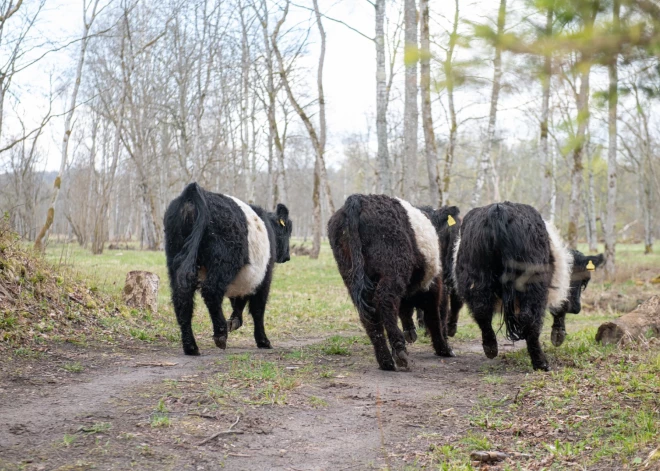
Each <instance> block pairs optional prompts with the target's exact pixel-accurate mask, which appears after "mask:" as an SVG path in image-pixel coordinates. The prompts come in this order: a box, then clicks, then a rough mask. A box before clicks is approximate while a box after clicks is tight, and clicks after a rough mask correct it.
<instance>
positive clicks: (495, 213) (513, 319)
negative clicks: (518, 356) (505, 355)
mask: <svg viewBox="0 0 660 471" xmlns="http://www.w3.org/2000/svg"><path fill="white" fill-rule="evenodd" d="M488 220H489V223H490V227H491V228H492V230H493V235H494V240H493V242H494V247H493V249H494V251H496V252H498V253H499V254H500V256H501V261H502V268H503V270H502V278H501V284H502V317H503V319H504V325H505V326H506V336H507V338H508V339H510V340H521V339H523V338H524V335H523V325H524V324H523V323H522V322H520V321H521V319H520V318H519V314H517V313H516V279H517V278H518V277H519V276H520V275H521V273H520V271H521V267H520V266H518V264H517V263H516V259H517V254H516V253H515V251H516V250H517V249H519V248H520V246H519V243H520V242H521V241H516V238H515V234H513V233H512V231H510V230H509V227H508V225H509V224H508V221H509V214H508V208H507V207H506V206H504V205H501V204H494V205H492V206H491V207H490V208H489V210H488Z"/></svg>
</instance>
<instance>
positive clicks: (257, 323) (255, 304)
mask: <svg viewBox="0 0 660 471" xmlns="http://www.w3.org/2000/svg"><path fill="white" fill-rule="evenodd" d="M270 281H271V270H270V269H269V270H268V272H267V273H266V278H265V279H264V282H263V283H262V284H261V286H260V287H259V289H258V290H257V292H256V293H255V294H253V295H252V296H250V306H249V309H250V314H251V315H252V319H253V320H254V341H255V342H256V343H257V347H258V348H273V347H272V346H271V344H270V340H268V337H267V336H266V328H265V327H264V314H265V313H266V302H267V301H268V293H269V291H270Z"/></svg>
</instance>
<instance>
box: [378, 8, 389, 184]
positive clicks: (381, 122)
mask: <svg viewBox="0 0 660 471" xmlns="http://www.w3.org/2000/svg"><path fill="white" fill-rule="evenodd" d="M375 8H376V134H377V138H378V191H379V192H380V193H385V194H387V195H391V194H392V176H391V175H390V155H389V148H388V143H387V95H388V93H387V74H386V71H385V0H376V3H375Z"/></svg>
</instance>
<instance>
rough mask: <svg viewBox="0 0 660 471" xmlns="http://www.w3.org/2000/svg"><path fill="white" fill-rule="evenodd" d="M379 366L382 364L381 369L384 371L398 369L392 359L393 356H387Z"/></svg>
mask: <svg viewBox="0 0 660 471" xmlns="http://www.w3.org/2000/svg"><path fill="white" fill-rule="evenodd" d="M378 366H380V369H381V370H383V371H396V366H394V360H392V358H386V359H385V360H383V361H381V362H379V363H378Z"/></svg>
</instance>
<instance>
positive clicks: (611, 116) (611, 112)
mask: <svg viewBox="0 0 660 471" xmlns="http://www.w3.org/2000/svg"><path fill="white" fill-rule="evenodd" d="M620 10H621V4H620V1H619V0H613V4H612V26H613V28H614V33H615V34H616V33H618V31H619V26H620V24H619V16H620ZM618 59H619V55H618V54H614V57H613V58H612V62H610V64H609V66H608V75H609V82H610V83H609V90H608V91H609V93H608V116H607V131H608V137H609V145H608V149H607V210H606V213H605V225H604V229H605V230H604V232H605V276H606V277H607V279H608V280H612V279H614V275H615V274H616V232H615V226H616V191H617V168H616V156H617V107H618V104H619V92H618V84H619V71H618V63H617V62H618Z"/></svg>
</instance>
